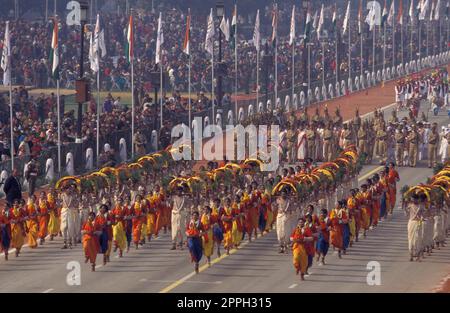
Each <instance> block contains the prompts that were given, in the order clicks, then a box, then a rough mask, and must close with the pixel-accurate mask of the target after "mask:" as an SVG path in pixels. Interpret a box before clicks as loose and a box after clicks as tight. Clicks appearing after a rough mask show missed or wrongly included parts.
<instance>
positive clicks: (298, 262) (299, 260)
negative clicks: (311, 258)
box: [291, 218, 314, 280]
mask: <svg viewBox="0 0 450 313" xmlns="http://www.w3.org/2000/svg"><path fill="white" fill-rule="evenodd" d="M304 226H305V220H304V219H303V218H301V219H299V220H298V224H297V227H295V229H294V231H293V233H292V235H291V241H292V242H293V246H292V252H293V258H292V259H293V263H294V267H295V270H296V274H297V275H298V273H300V278H301V280H305V273H306V270H307V269H308V254H307V253H306V249H305V242H313V241H314V238H313V237H312V233H311V232H310V230H309V229H305V228H304Z"/></svg>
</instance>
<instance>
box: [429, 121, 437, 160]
mask: <svg viewBox="0 0 450 313" xmlns="http://www.w3.org/2000/svg"><path fill="white" fill-rule="evenodd" d="M438 145H439V133H438V131H437V124H436V123H433V127H432V128H431V132H430V133H429V134H428V167H429V168H431V167H432V166H436V163H437V161H436V159H437V152H438Z"/></svg>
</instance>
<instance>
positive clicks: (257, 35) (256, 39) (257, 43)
mask: <svg viewBox="0 0 450 313" xmlns="http://www.w3.org/2000/svg"><path fill="white" fill-rule="evenodd" d="M260 42H261V32H260V31H259V10H257V11H256V20H255V30H254V31H253V44H254V45H255V47H256V51H258V52H259V49H260Z"/></svg>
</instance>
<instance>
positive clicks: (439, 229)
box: [433, 214, 445, 243]
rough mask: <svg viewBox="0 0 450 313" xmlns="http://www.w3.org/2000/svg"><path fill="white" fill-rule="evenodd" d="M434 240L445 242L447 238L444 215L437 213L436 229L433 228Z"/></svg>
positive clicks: (435, 218) (435, 219)
mask: <svg viewBox="0 0 450 313" xmlns="http://www.w3.org/2000/svg"><path fill="white" fill-rule="evenodd" d="M433 240H434V242H439V243H440V242H443V241H444V240H445V233H444V227H443V216H442V215H441V214H437V215H436V216H435V217H434V229H433Z"/></svg>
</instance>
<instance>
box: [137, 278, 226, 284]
mask: <svg viewBox="0 0 450 313" xmlns="http://www.w3.org/2000/svg"><path fill="white" fill-rule="evenodd" d="M139 281H140V282H149V283H169V284H170V283H174V282H176V280H154V279H147V278H141V279H139ZM184 283H191V284H210V285H220V284H221V283H222V281H221V280H217V281H198V280H188V281H185V282H184Z"/></svg>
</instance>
